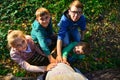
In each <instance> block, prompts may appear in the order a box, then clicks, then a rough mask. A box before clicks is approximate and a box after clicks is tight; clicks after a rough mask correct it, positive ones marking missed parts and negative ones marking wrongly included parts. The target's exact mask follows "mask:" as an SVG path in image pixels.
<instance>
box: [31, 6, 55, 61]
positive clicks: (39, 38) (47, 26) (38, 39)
mask: <svg viewBox="0 0 120 80" xmlns="http://www.w3.org/2000/svg"><path fill="white" fill-rule="evenodd" d="M35 15H36V19H35V21H34V22H33V24H32V31H31V36H32V39H33V40H34V42H35V43H38V44H39V47H41V49H42V50H43V52H44V53H45V54H46V55H47V56H48V57H49V60H50V62H52V61H51V56H50V53H51V51H52V49H53V48H54V47H55V46H56V35H55V33H54V32H53V29H52V19H51V16H50V13H49V11H48V10H47V9H46V8H43V7H41V8H38V9H37V10H36V13H35Z"/></svg>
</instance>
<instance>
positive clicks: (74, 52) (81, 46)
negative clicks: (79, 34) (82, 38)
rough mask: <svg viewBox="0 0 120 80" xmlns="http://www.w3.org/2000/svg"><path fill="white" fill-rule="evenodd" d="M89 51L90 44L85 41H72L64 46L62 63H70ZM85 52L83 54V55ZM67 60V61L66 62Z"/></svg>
mask: <svg viewBox="0 0 120 80" xmlns="http://www.w3.org/2000/svg"><path fill="white" fill-rule="evenodd" d="M89 52H90V45H89V44H88V43H86V42H80V43H78V42H72V43H70V44H69V45H68V46H66V47H65V48H64V49H63V51H62V53H63V55H62V57H63V62H64V63H68V62H69V63H72V62H74V61H75V60H77V59H79V60H80V59H82V58H83V57H84V56H85V55H86V54H88V53H89ZM84 54H85V55H84ZM67 60H68V62H67Z"/></svg>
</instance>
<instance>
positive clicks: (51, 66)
mask: <svg viewBox="0 0 120 80" xmlns="http://www.w3.org/2000/svg"><path fill="white" fill-rule="evenodd" d="M56 65H57V63H51V64H49V65H48V66H47V71H49V70H51V69H52V68H54V67H55V66H56Z"/></svg>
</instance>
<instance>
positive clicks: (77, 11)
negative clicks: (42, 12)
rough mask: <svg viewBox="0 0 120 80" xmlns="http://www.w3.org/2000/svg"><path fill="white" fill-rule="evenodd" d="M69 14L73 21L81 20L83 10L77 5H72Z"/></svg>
mask: <svg viewBox="0 0 120 80" xmlns="http://www.w3.org/2000/svg"><path fill="white" fill-rule="evenodd" d="M68 12H69V15H70V18H71V19H72V21H74V22H76V21H78V20H79V18H80V16H81V14H82V10H81V8H77V7H75V6H72V7H71V8H70V9H69V10H68Z"/></svg>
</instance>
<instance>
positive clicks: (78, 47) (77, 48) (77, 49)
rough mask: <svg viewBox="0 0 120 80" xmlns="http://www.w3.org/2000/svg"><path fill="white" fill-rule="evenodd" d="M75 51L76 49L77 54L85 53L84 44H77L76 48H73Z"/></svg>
mask: <svg viewBox="0 0 120 80" xmlns="http://www.w3.org/2000/svg"><path fill="white" fill-rule="evenodd" d="M73 51H74V52H75V53H76V54H84V51H83V46H75V48H74V49H73Z"/></svg>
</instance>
